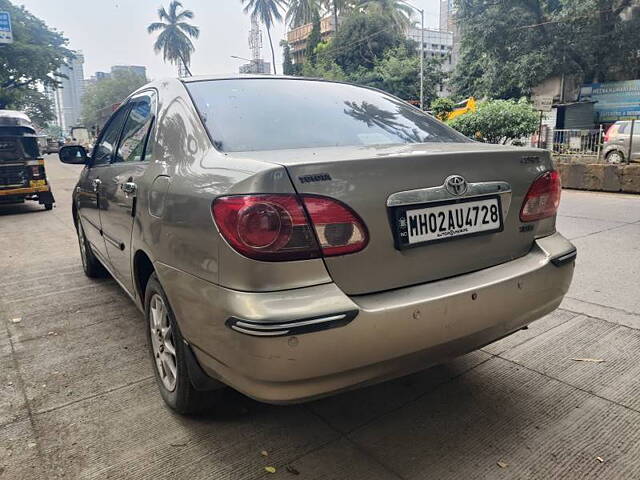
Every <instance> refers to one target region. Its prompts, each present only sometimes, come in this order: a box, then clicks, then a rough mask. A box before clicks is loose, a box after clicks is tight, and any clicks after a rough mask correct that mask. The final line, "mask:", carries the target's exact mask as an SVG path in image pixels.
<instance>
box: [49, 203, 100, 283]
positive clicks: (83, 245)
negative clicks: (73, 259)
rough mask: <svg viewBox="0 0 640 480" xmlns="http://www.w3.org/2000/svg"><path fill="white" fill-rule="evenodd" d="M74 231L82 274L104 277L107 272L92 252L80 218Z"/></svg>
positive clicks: (90, 276) (91, 276)
mask: <svg viewBox="0 0 640 480" xmlns="http://www.w3.org/2000/svg"><path fill="white" fill-rule="evenodd" d="M45 208H46V206H45ZM76 233H77V235H78V245H79V247H80V258H81V260H82V269H83V270H84V274H85V275H86V276H87V277H89V278H104V277H106V276H107V275H108V272H107V270H106V269H105V268H104V266H102V263H100V260H98V257H96V256H95V254H94V253H93V249H92V248H91V244H90V243H89V241H88V240H87V237H86V236H85V234H84V228H83V226H82V222H81V221H80V219H77V224H76Z"/></svg>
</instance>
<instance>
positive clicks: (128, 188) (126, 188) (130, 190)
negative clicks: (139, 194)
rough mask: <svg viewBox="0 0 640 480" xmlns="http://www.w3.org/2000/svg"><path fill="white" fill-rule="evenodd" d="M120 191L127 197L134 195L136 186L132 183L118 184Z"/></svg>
mask: <svg viewBox="0 0 640 480" xmlns="http://www.w3.org/2000/svg"><path fill="white" fill-rule="evenodd" d="M120 189H121V190H122V191H123V192H124V193H126V194H127V195H135V193H136V191H137V190H138V185H136V184H135V183H133V182H125V183H121V184H120Z"/></svg>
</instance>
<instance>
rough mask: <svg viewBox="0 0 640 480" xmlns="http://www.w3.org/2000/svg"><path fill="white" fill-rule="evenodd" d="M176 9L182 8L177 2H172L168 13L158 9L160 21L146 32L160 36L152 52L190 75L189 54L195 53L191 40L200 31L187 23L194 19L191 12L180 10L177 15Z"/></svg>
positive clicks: (175, 0)
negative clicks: (180, 65)
mask: <svg viewBox="0 0 640 480" xmlns="http://www.w3.org/2000/svg"><path fill="white" fill-rule="evenodd" d="M178 8H182V3H180V2H178V1H177V0H172V2H171V3H170V4H169V11H168V12H167V11H166V10H165V8H164V7H160V8H159V9H158V17H159V18H160V21H159V22H154V23H152V24H151V25H149V26H148V27H147V32H148V33H154V32H158V31H159V32H160V34H159V35H158V38H157V39H156V42H155V43H154V45H153V50H154V51H155V52H156V53H160V52H162V57H163V59H164V61H165V62H169V63H173V64H174V65H178V64H179V63H182V65H183V66H184V68H185V70H186V71H187V73H188V74H189V75H191V70H189V65H190V64H191V54H192V53H193V52H194V51H195V47H194V46H193V42H192V41H191V38H198V37H199V36H200V29H199V28H198V27H196V26H195V25H191V24H190V23H188V22H187V20H191V19H192V18H193V17H194V15H193V12H192V11H191V10H182V11H181V12H180V13H178ZM190 37H191V38H190Z"/></svg>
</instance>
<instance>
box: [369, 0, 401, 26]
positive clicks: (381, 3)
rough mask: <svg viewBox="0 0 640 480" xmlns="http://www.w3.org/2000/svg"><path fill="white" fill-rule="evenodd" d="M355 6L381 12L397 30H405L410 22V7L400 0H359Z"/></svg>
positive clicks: (371, 11) (372, 11) (370, 11)
mask: <svg viewBox="0 0 640 480" xmlns="http://www.w3.org/2000/svg"><path fill="white" fill-rule="evenodd" d="M357 8H359V9H361V10H362V11H364V12H367V13H380V14H382V15H383V16H385V17H387V19H388V20H390V21H391V24H392V25H394V26H395V27H396V28H398V29H399V30H405V29H406V28H407V27H409V25H410V24H411V14H412V8H411V7H410V6H409V5H407V4H406V3H404V2H403V1H402V0H360V1H359V2H358V3H357Z"/></svg>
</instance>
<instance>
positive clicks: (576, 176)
mask: <svg viewBox="0 0 640 480" xmlns="http://www.w3.org/2000/svg"><path fill="white" fill-rule="evenodd" d="M556 167H557V169H558V171H559V172H560V176H561V178H562V186H563V187H564V188H575V189H577V190H595V191H603V192H625V193H640V164H632V165H606V164H602V163H600V164H580V163H564V162H557V163H556Z"/></svg>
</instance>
